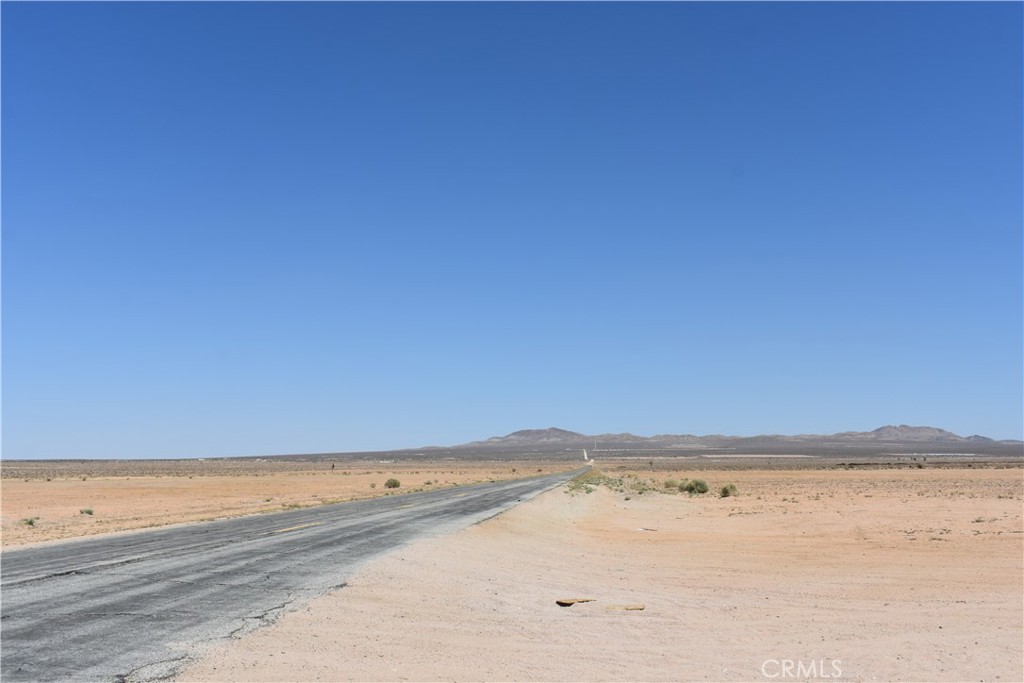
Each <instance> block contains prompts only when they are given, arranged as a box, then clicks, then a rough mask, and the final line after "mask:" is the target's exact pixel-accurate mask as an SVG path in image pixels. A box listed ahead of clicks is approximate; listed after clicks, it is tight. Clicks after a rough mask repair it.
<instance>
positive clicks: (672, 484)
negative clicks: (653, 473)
mask: <svg viewBox="0 0 1024 683" xmlns="http://www.w3.org/2000/svg"><path fill="white" fill-rule="evenodd" d="M665 488H667V489H677V488H679V482H678V481H676V480H675V479H666V480H665Z"/></svg>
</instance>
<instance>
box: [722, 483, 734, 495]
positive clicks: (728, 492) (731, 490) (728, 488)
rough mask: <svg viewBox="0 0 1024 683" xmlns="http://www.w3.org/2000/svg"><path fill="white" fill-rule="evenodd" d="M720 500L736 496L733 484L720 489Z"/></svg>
mask: <svg viewBox="0 0 1024 683" xmlns="http://www.w3.org/2000/svg"><path fill="white" fill-rule="evenodd" d="M718 495H720V496H721V497H722V498H728V497H729V496H735V495H736V487H735V486H734V485H733V484H726V485H725V486H723V487H722V490H721V491H719V492H718Z"/></svg>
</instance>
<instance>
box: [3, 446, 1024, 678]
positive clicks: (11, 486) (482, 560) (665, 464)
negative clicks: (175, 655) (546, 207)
mask: <svg viewBox="0 0 1024 683" xmlns="http://www.w3.org/2000/svg"><path fill="white" fill-rule="evenodd" d="M268 463H269V464H268ZM332 464H333V465H334V467H333V469H332V468H331V465H332ZM578 464H579V463H578V461H577V460H575V459H574V460H572V461H571V462H570V461H559V460H557V459H552V460H549V461H536V460H523V461H516V462H511V461H490V462H485V461H481V462H469V461H461V462H434V463H430V462H397V463H390V462H379V461H377V462H374V461H360V462H349V463H344V464H341V463H323V462H318V463H295V462H291V463H274V462H273V461H264V462H259V463H256V462H250V463H248V464H246V465H245V466H241V465H239V466H237V468H236V469H232V468H235V467H236V466H235V465H231V466H230V467H228V466H227V465H225V464H224V463H220V464H217V463H212V464H211V463H189V464H186V465H180V464H179V465H171V464H165V465H164V466H162V467H163V468H164V469H159V471H158V470H152V471H149V472H148V473H144V472H142V471H136V472H135V473H134V474H126V473H125V472H124V471H123V470H118V469H117V468H113V469H110V470H102V468H100V469H98V470H97V469H94V471H93V472H92V473H91V474H82V473H81V471H80V470H76V469H75V468H68V469H65V470H63V471H58V470H52V471H48V472H42V471H40V472H35V473H32V472H30V471H29V470H27V469H17V468H16V467H8V465H7V464H6V463H5V465H4V471H3V474H4V479H3V490H2V493H3V543H4V547H5V548H6V547H12V546H15V545H20V544H25V543H35V542H59V540H60V539H64V538H70V537H73V536H79V535H86V534H92V533H104V532H108V531H126V530H131V529H138V528H142V527H146V526H153V525H160V524H168V523H180V522H187V521H194V520H199V519H210V518H215V517H218V516H225V515H239V514H258V513H261V512H267V511H272V510H280V509H286V508H288V507H291V506H299V505H303V506H304V505H318V504H322V503H323V502H325V501H327V502H334V501H336V500H347V499H350V498H359V497H367V496H371V495H380V494H381V493H383V492H384V489H383V488H382V487H383V485H384V482H385V481H386V479H388V478H390V477H394V478H397V479H399V480H400V481H401V482H402V486H401V487H400V488H399V489H395V490H394V491H392V492H391V495H400V494H401V493H402V492H405V491H408V490H412V489H420V488H425V487H426V488H429V487H438V486H454V485H459V484H465V483H470V482H474V481H487V480H490V479H496V478H512V477H517V476H523V475H527V474H533V473H537V471H538V470H541V471H544V472H551V471H555V470H558V469H569V468H570V467H575V466H577V465H578ZM94 467H95V466H94ZM176 468H177V469H176ZM189 468H191V469H189ZM83 477H84V480H83ZM26 479H27V481H26ZM693 479H701V480H704V481H705V482H707V484H708V485H709V491H708V492H707V493H705V494H691V493H686V492H684V491H680V490H679V484H680V483H685V482H686V481H690V480H693ZM47 480H49V481H47ZM427 482H430V483H427ZM371 484H373V485H374V486H373V487H371ZM730 484H731V485H733V486H734V487H735V492H734V494H733V495H729V496H727V497H722V496H721V489H722V487H725V486H727V485H730ZM730 493H732V492H730ZM268 499H269V500H268ZM1022 500H1024V470H1022V468H1021V466H1020V464H1019V463H998V464H992V465H988V466H977V465H974V464H972V465H971V466H967V465H958V464H957V463H956V462H946V463H943V464H942V465H941V466H933V465H931V464H929V465H926V466H925V465H919V464H918V463H901V464H898V465H893V464H891V463H890V464H888V465H885V466H882V465H879V466H867V467H856V468H850V467H840V466H836V464H835V463H831V464H828V463H825V464H819V465H818V466H815V467H809V466H806V464H803V463H796V461H794V464H793V465H792V467H790V466H788V465H787V463H786V462H785V461H779V460H776V461H775V462H774V464H773V465H772V466H771V467H762V466H759V464H758V462H757V461H756V460H750V461H746V462H744V463H742V464H737V463H726V464H722V462H710V463H705V462H702V461H700V460H688V461H684V460H678V461H673V460H672V459H664V460H658V461H647V460H642V461H641V460H636V459H632V460H629V459H623V460H618V461H616V460H608V461H602V462H599V463H597V465H596V467H595V469H594V470H593V471H592V472H591V473H590V474H589V475H587V476H586V477H585V478H583V479H580V480H577V481H575V482H573V483H571V484H570V485H567V486H564V487H561V488H559V489H556V490H553V491H550V492H548V493H545V494H542V495H541V496H538V497H537V498H534V499H533V500H531V501H528V502H526V503H524V504H522V505H519V506H518V507H516V508H513V509H512V510H510V511H508V512H506V513H504V514H502V515H499V516H498V517H495V518H493V519H490V520H487V521H485V522H483V523H481V524H478V525H475V526H472V527H469V528H466V529H464V530H462V531H460V532H457V533H455V534H451V535H448V536H443V537H438V538H432V539H427V540H423V541H418V542H415V543H413V544H411V545H407V546H405V547H402V548H399V549H398V550H395V551H392V552H390V553H388V554H386V555H383V556H381V557H379V558H378V559H376V560H373V561H371V562H370V563H369V564H368V565H365V566H364V567H363V569H361V570H360V571H359V572H358V573H357V574H356V575H354V576H352V577H351V579H350V580H349V581H348V584H347V586H346V587H345V588H342V589H340V590H337V591H335V592H333V593H331V594H328V595H325V596H323V597H321V598H318V599H315V600H314V601H312V602H310V603H308V604H306V605H304V606H301V607H300V608H299V609H297V610H296V611H293V612H290V613H286V614H284V615H282V616H281V617H280V618H279V619H278V620H277V621H276V622H275V623H274V624H273V625H272V626H270V627H267V628H264V629H260V630H257V631H254V632H252V633H249V634H247V635H244V636H241V637H238V638H236V639H230V640H222V641H215V642H210V643H205V644H200V645H196V646H194V648H193V650H192V652H191V655H192V661H191V663H190V664H189V665H188V666H186V667H185V668H184V669H183V670H182V671H180V672H179V675H178V680H181V681H314V680H319V681H349V680H351V681H406V680H408V681H434V680H503V681H504V680H513V681H687V680H720V681H736V680H743V681H747V680H780V681H784V680H850V681H870V680H886V681H1020V680H1024V644H1022V643H1024V609H1022V608H1024V520H1022V505H1021V501H1022ZM83 509H91V510H92V514H87V513H83V512H82V510H83ZM33 517H35V518H37V519H36V521H35V522H34V523H33V524H31V525H30V524H27V523H25V521H24V520H27V519H31V518H33ZM566 599H570V600H573V599H578V600H581V601H580V602H576V603H575V604H571V605H569V606H560V605H559V604H557V602H556V601H558V600H562V601H563V602H564V601H566Z"/></svg>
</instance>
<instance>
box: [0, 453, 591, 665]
mask: <svg viewBox="0 0 1024 683" xmlns="http://www.w3.org/2000/svg"><path fill="white" fill-rule="evenodd" d="M585 469H586V468H583V469H581V470H576V471H573V472H565V473H561V474H556V475H548V476H543V477H531V478H528V479H518V480H513V481H502V482H495V483H490V484H477V485H474V486H463V487H458V488H451V489H442V490H437V491H429V492H425V493H414V494H408V495H400V496H388V497H385V498H376V499H373V500H365V501H358V502H352V503H339V504H335V505H324V506H321V507H318V508H307V509H303V510H294V511H289V512H279V513H274V514H266V515H256V516H251V517H239V518H235V519H226V520H220V521H216V522H204V523H200V524H189V525H182V526H179V527H174V528H164V529H157V530H153V531H145V532H135V533H129V534H123V535H120V534H119V535H112V536H107V537H98V538H90V539H84V540H77V541H68V542H64V543H59V544H55V545H47V546H40V547H36V548H25V549H20V550H9V551H5V552H3V553H2V554H0V588H2V600H3V601H2V606H0V678H2V679H3V681H5V682H6V683H12V682H14V681H116V682H135V681H157V680H163V679H166V678H169V677H171V676H173V675H174V673H175V672H176V671H177V670H178V668H180V666H181V665H183V664H184V663H185V661H186V660H188V659H190V658H192V657H194V656H196V655H197V654H201V651H202V649H203V648H204V646H205V645H206V644H209V643H211V642H214V641H217V640H220V639H224V638H232V637H237V636H239V635H242V634H244V633H247V632H248V631H251V630H253V629H255V628H258V627H260V626H263V625H266V624H269V623H271V622H272V621H273V620H274V619H276V618H277V617H278V616H279V615H280V614H282V613H283V612H285V611H289V610H293V609H297V608H299V607H301V606H302V605H304V604H306V603H307V602H308V601H310V600H312V599H313V598H315V597H318V596H320V595H323V594H324V593H327V592H329V591H331V590H332V589H336V588H340V587H342V586H344V585H345V581H346V579H347V577H349V576H351V575H352V573H353V572H354V571H356V570H357V569H358V567H359V566H360V565H361V564H363V563H364V562H366V561H367V560H369V559H370V558H372V557H374V556H376V555H379V554H381V553H384V552H387V551H389V550H392V549H394V548H396V547H398V546H401V545H402V544H405V543H408V542H410V541H412V540H414V539H416V538H418V537H422V536H427V535H438V534H443V533H448V532H451V531H454V530H456V529H459V528H462V527H465V526H468V525H470V524H474V523H477V522H480V521H482V520H484V519H487V518H489V517H492V516H494V515H496V514H498V513H500V512H502V511H504V510H506V509H508V508H510V507H512V506H514V505H515V504H516V503H517V502H519V501H521V500H526V499H528V498H531V497H533V496H535V495H537V494H539V493H541V492H543V491H546V490H549V489H552V488H554V487H556V486H558V485H560V484H562V483H564V482H566V481H568V480H569V479H571V478H572V477H573V476H575V475H577V474H579V473H580V472H581V471H585Z"/></svg>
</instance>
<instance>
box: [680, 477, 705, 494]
mask: <svg viewBox="0 0 1024 683" xmlns="http://www.w3.org/2000/svg"><path fill="white" fill-rule="evenodd" d="M679 490H680V491H685V492H686V493H707V492H708V483H707V482H706V481H704V480H703V479H692V480H690V481H688V482H686V484H684V485H682V486H680V489H679Z"/></svg>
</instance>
